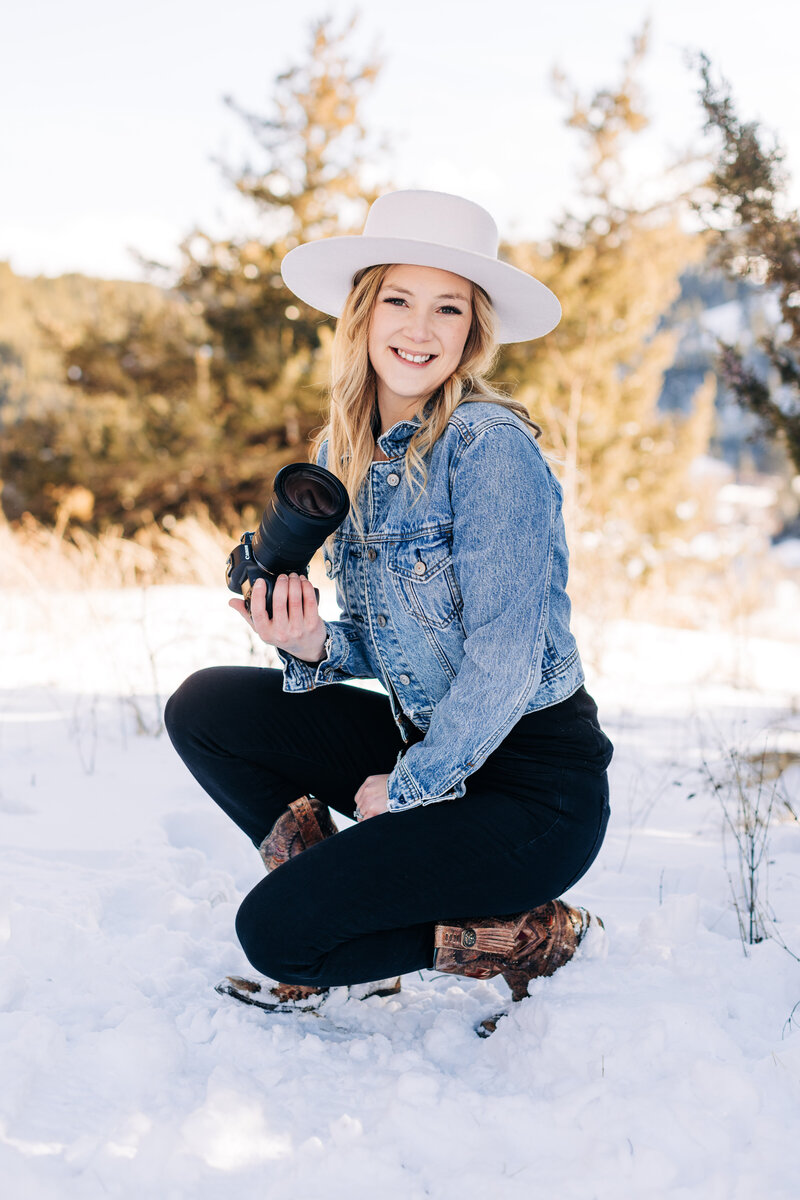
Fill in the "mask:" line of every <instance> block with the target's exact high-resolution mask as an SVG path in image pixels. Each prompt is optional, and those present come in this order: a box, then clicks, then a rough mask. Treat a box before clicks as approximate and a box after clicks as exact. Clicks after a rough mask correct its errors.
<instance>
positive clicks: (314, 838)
mask: <svg viewBox="0 0 800 1200" xmlns="http://www.w3.org/2000/svg"><path fill="white" fill-rule="evenodd" d="M338 832H339V830H338V829H337V828H336V826H335V825H334V823H333V820H332V819H331V814H330V811H329V809H328V806H327V804H323V803H322V801H321V800H317V799H316V797H315V796H300V798H299V799H298V800H292V802H291V804H290V805H289V807H288V808H287V810H286V812H284V813H281V815H280V816H279V817H278V819H277V821H276V822H275V824H274V825H273V826H272V829H270V831H269V833H268V834H267V836H266V837H265V838H264V840H263V842H262V843H261V845H260V846H259V847H258V852H259V854H260V855H261V857H262V858H263V860H264V866H265V867H266V868H267V870H268V871H274V870H275V868H276V867H280V866H282V865H283V864H284V863H285V862H287V861H288V859H290V858H294V856H295V855H296V854H299V853H300V852H301V851H302V850H307V849H308V847H309V846H313V845H315V844H316V843H317V842H322V841H324V839H325V838H328V837H332V836H333V835H334V833H338Z"/></svg>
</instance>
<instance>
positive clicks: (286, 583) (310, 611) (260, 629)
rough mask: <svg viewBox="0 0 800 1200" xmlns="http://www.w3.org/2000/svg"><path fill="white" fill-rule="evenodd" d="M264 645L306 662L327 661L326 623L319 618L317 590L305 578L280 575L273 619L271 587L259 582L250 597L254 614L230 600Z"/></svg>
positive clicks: (275, 592) (241, 604)
mask: <svg viewBox="0 0 800 1200" xmlns="http://www.w3.org/2000/svg"><path fill="white" fill-rule="evenodd" d="M228 604H229V607H230V608H235V609H236V611H237V612H238V613H241V614H242V616H243V617H244V619H245V621H247V624H248V625H249V626H250V627H251V629H254V630H255V631H256V633H257V634H258V636H259V637H260V638H261V640H262V642H266V643H267V644H268V645H270V646H277V647H278V649H279V650H285V651H286V652H287V653H288V654H293V655H294V656H295V658H301V659H303V661H304V662H309V663H316V662H321V661H322V659H323V658H324V657H325V639H326V637H327V630H326V628H325V622H324V621H323V620H322V618H321V617H320V615H319V608H318V607H317V597H316V595H315V594H314V586H313V584H312V583H311V581H310V580H309V579H308V578H306V576H305V575H300V576H298V575H296V574H295V573H294V572H292V574H291V575H289V576H288V577H287V576H286V575H279V576H278V578H277V579H276V581H275V586H274V588H273V590H272V619H270V618H269V616H268V615H267V585H266V583H265V582H264V580H263V579H257V580H256V582H255V584H254V585H253V590H252V592H251V593H250V612H249V613H248V611H247V609H246V608H245V606H244V600H229V601H228Z"/></svg>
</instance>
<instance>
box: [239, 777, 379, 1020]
mask: <svg viewBox="0 0 800 1200" xmlns="http://www.w3.org/2000/svg"><path fill="white" fill-rule="evenodd" d="M338 832H339V830H338V829H337V828H336V825H335V824H334V822H333V819H332V818H331V814H330V811H329V809H328V806H327V805H326V804H323V803H322V801H321V800H317V799H316V797H314V796H311V797H309V796H301V797H300V798H299V799H298V800H293V801H292V802H291V804H290V805H289V807H288V808H287V810H286V812H284V813H281V815H280V816H279V817H278V819H277V821H276V822H275V824H274V825H273V826H272V829H271V830H270V831H269V833H268V834H267V836H266V837H265V838H264V840H263V842H262V843H261V845H260V846H259V848H258V852H259V854H260V855H261V857H262V859H263V860H264V866H265V867H266V868H267V870H268V871H274V870H275V868H276V867H280V866H282V865H283V864H284V863H285V862H287V861H288V860H289V859H290V858H294V857H295V855H297V854H300V853H301V852H302V851H303V850H307V849H308V847H309V846H313V845H315V844H316V843H317V842H322V841H324V840H325V838H328V837H332V836H333V834H335V833H338ZM228 981H229V984H230V985H232V988H233V989H234V990H231V986H224V985H220V987H219V988H218V989H217V990H220V988H222V987H223V986H224V990H225V993H226V994H227V995H229V996H230V995H234V996H235V997H236V999H240V1000H244V1002H245V1003H248V1000H247V997H248V996H249V995H250V993H251V992H252V991H253V990H258V991H260V990H261V985H260V984H259V985H258V986H257V989H254V988H253V984H252V981H250V980H242V979H240V978H239V977H238V976H236V977H234V976H228ZM329 990H330V989H329V988H326V987H312V986H311V985H305V984H292V983H278V984H276V985H275V987H272V988H269V989H268V994H269V997H270V1000H269V1001H268V1003H269V1004H272V1003H274V1004H276V1005H280V1006H287V1005H295V1006H298V1007H303V1006H304V1005H305V1004H306V1003H309V1002H310V1003H311V1004H313V1003H314V1001H313V999H312V997H314V996H327V994H328V991H329ZM348 990H349V992H350V994H351V995H352V996H354V997H355V998H356V999H358V1000H367V999H369V997H370V996H394V995H396V994H397V992H399V991H400V976H399V975H398V976H397V977H396V978H394V979H378V980H376V981H375V982H374V983H364V984H357V985H353V987H352V988H350V989H348ZM250 1003H257V1002H256V1001H253V1000H250ZM258 1006H259V1007H263V1006H264V1005H263V1004H261V1003H259V1005H258Z"/></svg>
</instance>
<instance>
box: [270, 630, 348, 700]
mask: <svg viewBox="0 0 800 1200" xmlns="http://www.w3.org/2000/svg"><path fill="white" fill-rule="evenodd" d="M323 624H324V625H325V628H326V629H327V631H328V636H327V637H326V639H325V657H324V658H323V659H322V661H321V662H319V663H317V664H316V665H315V664H313V663H307V662H304V661H303V659H302V658H295V656H294V654H290V653H289V651H288V650H281V649H280V647H279V646H276V647H275V649H276V650H277V652H278V658H279V659H280V661H281V666H282V668H283V691H284V692H310V691H312V690H313V689H314V688H315V687H319V685H320V684H324V683H335V682H337V678H338V675H339V673H340V672H341V670H342V668H343V667H344V665H345V663H346V662H347V658H348V655H349V653H350V644H349V642H348V640H347V638H346V637H345V636H344V634H343V633H342V631H341V629H339V628H338V627H337V626H335V625H329V624H328V622H327V621H324V622H323Z"/></svg>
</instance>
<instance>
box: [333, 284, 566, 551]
mask: <svg viewBox="0 0 800 1200" xmlns="http://www.w3.org/2000/svg"><path fill="white" fill-rule="evenodd" d="M392 265H393V264H391V263H385V264H383V265H381V266H376V267H366V268H365V269H364V270H362V271H360V272H359V273H358V274H357V275H356V277H355V279H354V281H353V287H352V288H351V290H350V293H349V295H348V297H347V300H346V302H345V305H344V309H343V310H342V315H341V316H340V317H339V320H338V321H337V324H336V333H335V336H334V339H333V347H332V353H331V384H330V389H329V399H330V411H329V414H328V421H327V424H326V425H325V426H324V427H323V428H322V429H321V430H320V432H319V433H318V434H317V435H316V437H315V438H314V439H313V442H312V444H311V449H310V453H309V459H310V461H311V462H315V461H316V457H317V454H318V452H319V448H320V446H321V445H322V443H323V442H324V440H325V438H327V439H328V462H327V467H328V470H329V471H330V472H331V473H332V474H333V475H335V476H336V478H337V479H339V480H340V481H341V482H342V484H343V485H344V487H345V488H346V489H347V494H348V496H349V497H350V504H351V508H350V517H351V520H352V523H353V525H354V526H355V527H356V529H357V530H358V534H359V536H360V537H362V538H363V537H364V522H363V519H362V515H361V512H360V511H359V508H358V505H357V503H356V498H357V496H358V494H359V491H360V490H361V486H362V484H363V483H364V480H365V479H366V478H367V475H368V474H369V470H370V466H371V464H372V461H373V456H374V453H375V439H376V435H377V433H378V432H379V431H380V414H379V411H378V400H377V381H376V376H375V371H374V368H373V366H372V363H371V362H370V360H369V354H368V352H367V340H368V334H369V323H370V318H371V316H372V309H373V306H374V304H375V300H376V297H377V295H378V292H379V291H380V288H381V284H382V283H383V280H384V278H385V276H386V273H387V271H389V270H390V268H391V266H392ZM471 286H472V323H471V325H470V330H469V333H468V334H467V340H466V342H465V343H464V351H463V353H462V355H461V361H460V362H459V364H458V366H457V367H456V369H455V371H453V374H452V375H450V377H449V378H448V379H445V381H444V383H442V384H440V385H439V387H438V388H437V389H436V391H435V392H434V393H433V394H432V395H431V396H429V397H428V399H427V401H426V402H425V404H424V406H423V408H422V411H421V412H419V413H418V414H417V415H418V416H419V417H420V420H421V425H420V427H419V429H417V430H416V432H415V433H414V435H413V437H412V438H411V440H410V442H409V444H408V447H407V449H406V453H405V465H406V475H407V478H408V481H409V486H410V487H411V488H412V491H413V488H414V486H415V485H416V486H417V487H418V489H419V492H418V495H417V496H416V497H415V498H414V499H413V500H412V508H413V507H414V505H415V504H416V503H417V501H418V500H419V499H420V498H421V496H422V495H423V494H424V492H425V487H426V485H427V481H428V470H427V465H426V461H425V460H426V457H427V456H428V454H429V453H430V451H431V449H432V447H433V446H434V445H435V444H436V442H437V441H438V439H439V438H440V437H441V436H442V434H443V433H444V431H445V428H446V426H447V422H448V421H449V420H450V417H451V416H452V414H453V411H454V409H455V408H457V407H458V405H459V404H463V403H466V402H469V401H473V402H474V401H477V400H491V401H493V402H494V403H495V404H501V405H503V406H504V407H505V408H508V409H510V410H511V411H512V412H514V413H516V415H517V416H518V417H519V418H520V419H521V420H523V421H524V422H525V423H526V424H527V425H528V426H530V428H531V429H532V430H533V433H534V436H535V437H537V438H538V437H539V436H540V435H541V432H542V431H541V428H540V426H538V425H537V424H536V422H535V421H533V420H532V419H531V417H530V414H529V413H528V410H527V409H526V408H525V406H524V404H522V403H521V402H520V401H519V400H513V399H512V398H511V397H510V396H508V395H506V394H505V393H503V392H501V391H499V390H498V389H497V388H496V387H494V386H493V385H492V384H491V383H489V381H488V379H487V375H488V373H489V372H490V371H491V369H492V367H493V366H494V364H495V361H496V358H497V352H498V345H497V339H496V335H495V319H494V310H493V308H492V302H491V300H490V299H489V297H488V295H487V294H486V292H485V291H484V290H483V288H481V287H479V286H478V284H475V283H473V284H472V285H471ZM332 541H333V536H332V535H331V537H330V538H329V539H328V543H329V546H330V545H332Z"/></svg>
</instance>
